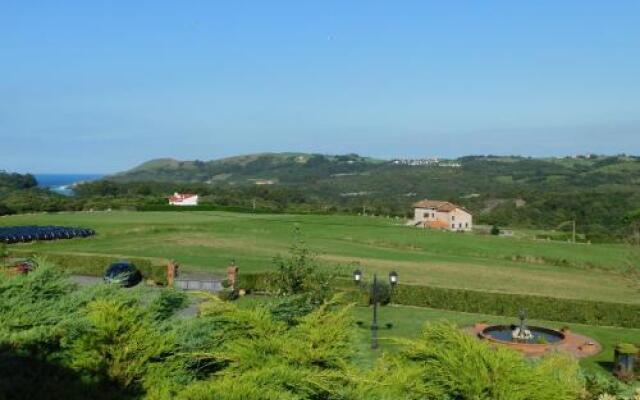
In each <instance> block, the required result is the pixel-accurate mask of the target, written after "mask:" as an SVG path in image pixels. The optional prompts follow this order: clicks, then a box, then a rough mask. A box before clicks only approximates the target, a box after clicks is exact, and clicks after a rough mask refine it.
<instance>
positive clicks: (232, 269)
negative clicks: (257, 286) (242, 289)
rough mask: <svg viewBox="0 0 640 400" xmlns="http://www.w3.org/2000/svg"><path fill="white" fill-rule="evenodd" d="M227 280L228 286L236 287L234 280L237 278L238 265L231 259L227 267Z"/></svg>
mask: <svg viewBox="0 0 640 400" xmlns="http://www.w3.org/2000/svg"><path fill="white" fill-rule="evenodd" d="M227 280H228V281H229V286H230V287H231V288H232V289H235V288H236V282H237V280H238V267H237V266H236V262H235V261H233V260H232V261H231V264H230V265H229V266H228V267H227Z"/></svg>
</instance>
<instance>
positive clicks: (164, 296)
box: [0, 261, 610, 400]
mask: <svg viewBox="0 0 640 400" xmlns="http://www.w3.org/2000/svg"><path fill="white" fill-rule="evenodd" d="M159 290H160V292H158V291H157V290H149V289H144V288H142V287H141V288H135V289H123V288H120V287H116V286H113V285H95V286H93V287H84V288H76V287H75V286H74V285H72V284H70V283H69V282H68V281H67V279H66V277H65V276H64V274H63V273H62V272H61V271H60V270H59V269H55V268H52V267H51V266H49V265H47V263H46V262H42V261H41V262H40V268H38V270H37V271H35V272H33V273H30V274H28V275H19V276H14V277H5V276H4V275H0V372H2V376H3V377H5V378H7V377H8V378H10V380H9V379H0V397H1V398H7V397H8V398H11V395H13V396H15V395H16V394H18V396H20V395H23V397H27V398H29V397H31V398H43V397H44V398H46V397H48V398H73V399H76V398H78V399H79V398H83V396H84V397H85V398H109V397H111V398H131V399H134V398H135V399H138V398H148V399H167V400H168V399H174V398H177V399H203V400H204V399H210V398H215V399H229V400H231V399H234V400H235V399H238V400H239V399H278V400H279V399H296V400H298V399H300V400H319V399H327V400H332V399H336V400H338V399H341V400H343V399H344V400H359V399H367V400H369V399H374V400H376V399H379V400H382V399H385V400H392V399H416V400H418V399H433V400H442V399H450V400H454V399H455V400H462V399H476V400H484V399H486V400H489V399H496V400H501V399H504V400H520V399H522V400H547V399H554V400H556V399H557V400H565V399H566V400H577V399H578V394H579V393H580V391H581V389H582V388H583V383H582V381H581V379H580V374H579V371H578V367H577V363H576V362H575V361H573V360H571V359H568V358H565V357H562V356H560V355H552V356H549V357H544V358H542V359H540V360H537V361H532V360H527V359H525V358H523V357H522V356H521V355H520V354H519V353H515V352H512V351H510V350H506V349H493V348H491V347H489V346H488V345H487V344H486V343H484V342H481V341H478V340H477V339H476V338H474V337H473V336H471V335H468V334H467V333H465V332H463V331H460V330H459V329H457V328H455V327H453V326H451V325H446V324H434V325H427V326H425V328H424V332H423V334H422V336H421V337H420V338H418V339H416V340H410V341H404V342H401V343H399V346H400V349H401V351H400V352H399V353H398V354H395V355H383V356H382V357H381V358H380V359H379V362H378V363H377V364H376V366H375V368H374V369H373V370H370V371H369V370H362V369H360V368H359V367H358V366H357V364H356V359H355V356H356V354H355V353H354V351H355V350H354V349H356V348H357V345H355V344H354V343H353V338H354V330H355V326H354V325H355V324H354V323H353V321H352V319H351V317H350V315H351V313H352V310H350V308H349V307H345V306H343V303H344V299H341V298H340V297H333V298H331V299H329V300H327V301H325V302H324V303H322V304H321V305H318V306H316V307H315V308H314V309H313V310H305V311H304V312H302V313H295V312H294V313H292V312H291V310H294V311H295V307H296V306H295V299H297V298H298V297H299V296H304V293H303V294H301V295H300V294H299V295H290V296H285V297H282V298H280V299H278V301H277V302H276V303H274V304H271V305H268V306H265V305H263V304H260V303H258V304H255V305H253V306H251V307H238V306H236V305H235V304H234V303H229V302H224V301H221V300H219V299H218V298H217V297H215V296H213V295H211V296H206V297H205V298H204V303H203V304H202V305H201V307H200V313H199V316H198V317H175V316H174V314H175V311H176V310H177V309H179V308H180V307H182V306H183V305H184V298H183V296H182V295H181V294H180V293H177V292H174V291H173V290H170V289H159ZM285 300H286V301H289V304H288V305H287V306H286V307H283V306H282V304H284V303H283V302H282V301H285ZM305 304H308V303H305V302H302V303H300V306H304V305H305ZM278 307H281V308H280V312H276V311H275V310H277V309H278ZM287 310H288V311H287ZM307 311H308V312H307ZM291 314H297V315H295V316H291V317H289V315H291ZM282 316H286V317H284V318H283V317H282ZM293 320H294V321H295V323H294V324H291V323H289V321H293ZM16 371H19V372H20V374H18V373H17V372H16ZM587 382H589V379H587ZM16 385H17V386H16ZM592 386H593V387H594V389H597V387H600V388H603V387H602V385H596V384H593V385H592ZM43 388H46V390H44V389H43ZM606 389H610V388H606ZM598 390H599V389H598Z"/></svg>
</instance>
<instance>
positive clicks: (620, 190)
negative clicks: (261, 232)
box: [108, 153, 640, 238]
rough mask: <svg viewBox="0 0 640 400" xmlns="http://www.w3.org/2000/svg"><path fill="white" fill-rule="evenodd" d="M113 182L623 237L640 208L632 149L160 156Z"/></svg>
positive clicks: (638, 168) (639, 170)
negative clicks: (461, 215) (431, 207)
mask: <svg viewBox="0 0 640 400" xmlns="http://www.w3.org/2000/svg"><path fill="white" fill-rule="evenodd" d="M108 180H110V181H113V182H114V183H119V184H127V183H129V184H135V183H136V182H137V183H142V182H155V184H159V183H165V184H166V187H167V188H169V187H170V186H172V185H173V187H185V185H197V187H196V188H198V190H200V191H204V192H207V191H208V189H206V188H211V191H212V192H211V193H213V191H220V190H223V191H224V190H226V189H224V188H237V189H239V188H243V187H244V188H250V187H255V188H257V187H262V188H264V189H267V188H269V190H270V191H271V192H270V193H273V191H274V190H276V189H277V188H281V189H282V190H285V189H286V190H289V191H293V192H295V193H296V194H295V196H297V199H296V201H299V202H315V203H316V204H318V203H319V204H326V207H331V208H335V209H341V210H345V209H346V210H355V209H358V208H361V209H368V210H371V212H374V213H382V214H399V213H403V212H408V211H409V210H410V207H411V204H412V203H413V202H415V201H416V200H419V199H423V198H431V199H442V200H448V201H452V202H455V203H458V204H461V205H463V206H465V207H467V208H469V209H470V210H472V211H473V212H474V214H475V215H476V217H477V220H478V221H479V222H483V223H496V224H501V225H511V226H526V227H546V228H549V227H551V228H553V227H555V226H564V227H565V228H564V229H566V224H565V223H566V221H567V220H573V219H576V220H577V221H578V226H579V227H580V230H581V231H582V232H589V234H590V237H592V238H595V237H597V236H599V235H601V236H610V235H616V236H621V235H624V234H625V233H624V232H625V229H627V227H628V223H627V222H626V220H625V215H627V214H628V213H629V212H631V211H633V210H637V209H640V158H639V157H634V156H624V155H619V156H596V155H590V156H577V157H558V158H530V157H520V156H466V157H460V158H457V159H451V160H435V159H415V160H379V159H373V158H368V157H362V156H359V155H356V154H347V155H322V154H303V153H264V154H251V155H244V156H238V157H231V158H224V159H219V160H212V161H197V160H196V161H178V160H173V159H159V160H152V161H149V162H147V163H144V164H142V165H140V166H138V167H136V168H134V169H132V170H130V171H126V172H123V173H120V174H117V175H114V176H111V177H109V178H108ZM177 184H180V185H182V186H176V185H177ZM194 187H195V186H194ZM229 190H231V189H229ZM234 190H236V189H234ZM282 190H281V192H282ZM236 191H237V190H236ZM293 192H292V193H293ZM238 193H239V192H238ZM252 193H253V194H252V195H251V196H261V194H260V193H259V192H255V191H253V192H252ZM299 193H301V194H302V195H303V196H304V198H302V199H300V198H299V197H300V195H299ZM269 195H270V194H268V193H267V192H264V196H269ZM280 195H281V196H287V195H286V192H282V193H280ZM237 196H238V199H235V200H234V199H233V196H232V195H230V196H227V200H226V201H227V202H230V201H231V202H233V201H237V202H238V203H242V202H245V203H246V202H247V201H248V199H247V198H246V197H247V195H237ZM562 224H565V225H562Z"/></svg>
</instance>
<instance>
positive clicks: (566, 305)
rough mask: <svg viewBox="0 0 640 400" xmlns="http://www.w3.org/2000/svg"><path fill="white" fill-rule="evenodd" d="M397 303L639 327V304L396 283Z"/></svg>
mask: <svg viewBox="0 0 640 400" xmlns="http://www.w3.org/2000/svg"><path fill="white" fill-rule="evenodd" d="M392 300H393V302H394V303H397V304H404V305H410V306H418V307H431V308H438V309H442V310H452V311H463V312H471V313H479V314H491V315H505V316H516V315H518V311H519V309H520V308H522V307H523V306H525V305H526V308H527V312H528V314H529V317H530V318H534V319H546V320H553V321H563V322H575V323H581V324H587V325H606V326H620V327H625V328H638V327H640V306H638V305H634V304H622V303H604V302H596V301H587V300H574V299H561V298H551V297H544V296H532V295H524V294H510V293H490V292H480V291H474V290H464V289H448V288H439V287H429V286H413V285H397V287H396V288H395V289H394V292H393V296H392Z"/></svg>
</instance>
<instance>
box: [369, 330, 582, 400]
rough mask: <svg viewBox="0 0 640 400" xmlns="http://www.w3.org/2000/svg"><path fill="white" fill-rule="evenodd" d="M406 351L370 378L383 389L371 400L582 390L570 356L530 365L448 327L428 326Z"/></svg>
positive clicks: (537, 398)
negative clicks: (380, 399) (385, 391)
mask: <svg viewBox="0 0 640 400" xmlns="http://www.w3.org/2000/svg"><path fill="white" fill-rule="evenodd" d="M404 349H405V350H403V351H402V352H401V354H400V355H399V356H394V357H385V358H382V359H381V360H380V361H379V363H378V365H377V367H376V369H375V370H374V371H373V376H372V377H371V378H370V379H371V381H373V382H377V383H378V385H379V386H378V387H377V388H376V389H374V390H373V392H374V393H373V394H376V395H375V396H371V397H370V398H388V399H392V398H403V399H434V400H435V399H452V400H453V399H476V400H484V399H486V400H520V399H522V400H548V399H555V400H575V399H577V398H578V395H579V394H580V392H581V389H582V383H581V380H580V374H579V368H578V364H577V363H576V362H575V361H574V360H573V359H571V358H570V357H568V356H562V355H559V354H554V355H551V356H547V357H544V358H542V359H541V360H540V361H535V362H534V361H529V360H526V359H524V358H523V356H522V355H520V354H519V353H517V352H515V351H513V350H509V349H506V348H502V347H499V348H495V349H493V348H491V347H489V346H488V345H487V344H486V343H484V342H481V341H478V340H477V339H476V338H474V337H473V336H472V335H469V334H467V333H465V332H462V331H460V330H459V329H457V328H456V327H455V326H453V325H449V324H444V323H439V324H428V325H426V326H425V328H424V331H423V334H422V336H421V337H420V338H419V339H417V340H412V341H405V342H404ZM366 385H367V382H363V384H362V386H363V387H364V386H366ZM382 388H384V389H386V390H387V393H385V394H386V396H385V395H382V394H381V393H384V390H383V389H382ZM365 390H366V389H365ZM376 392H377V393H376Z"/></svg>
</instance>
